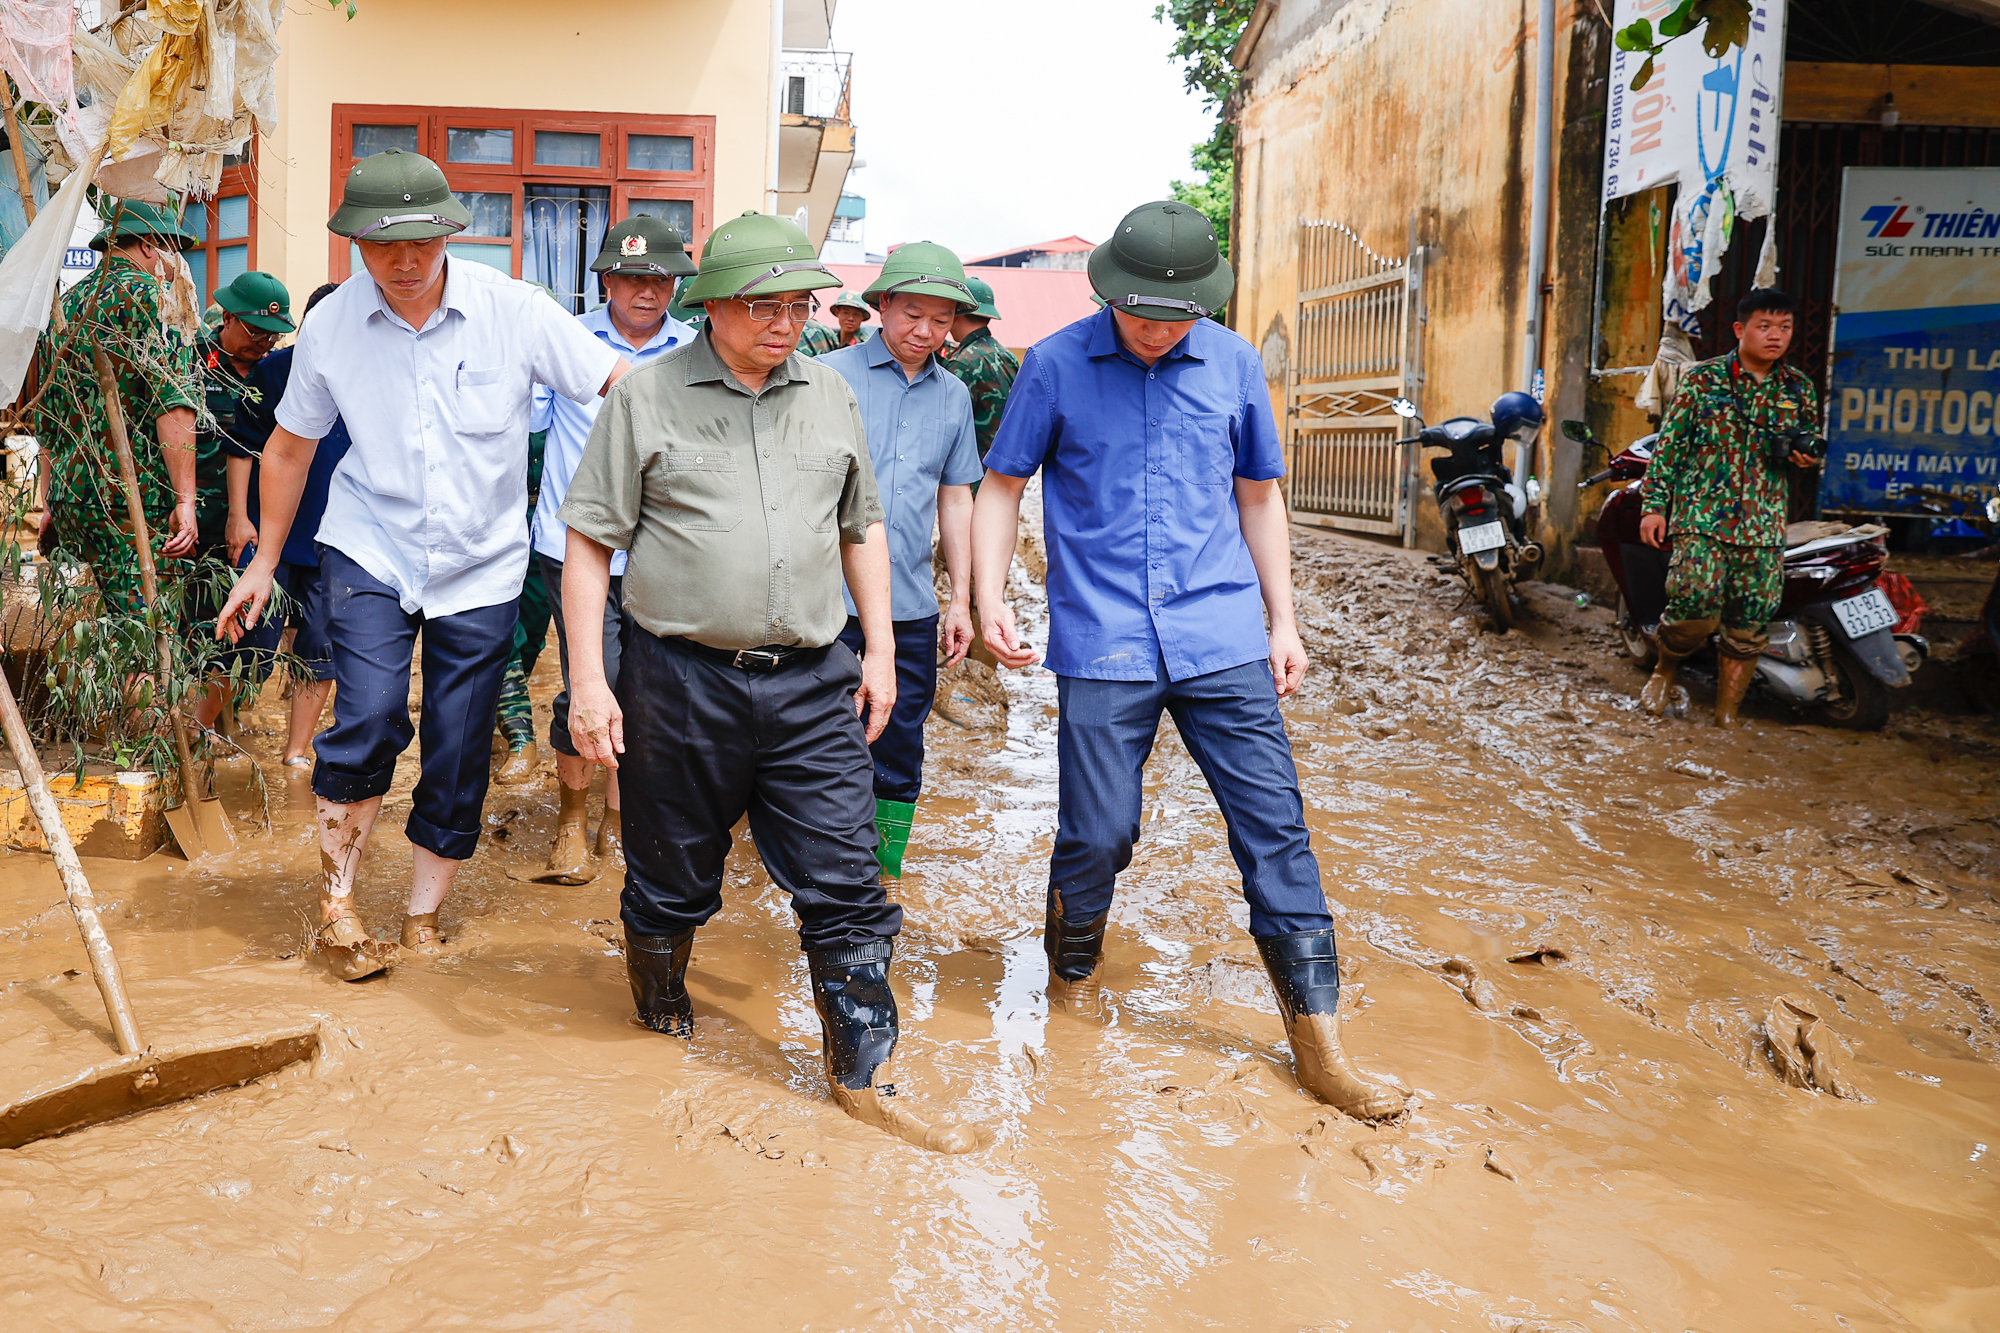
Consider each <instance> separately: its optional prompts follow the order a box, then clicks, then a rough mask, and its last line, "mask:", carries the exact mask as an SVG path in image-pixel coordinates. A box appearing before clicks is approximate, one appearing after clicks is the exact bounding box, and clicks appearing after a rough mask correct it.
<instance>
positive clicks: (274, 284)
mask: <svg viewBox="0 0 2000 1333" xmlns="http://www.w3.org/2000/svg"><path fill="white" fill-rule="evenodd" d="M215 303H216V304H217V305H219V306H221V307H222V308H223V309H224V310H227V311H228V312H229V313H230V314H232V315H234V316H236V318H238V319H240V320H242V321H243V322H244V323H245V324H248V325H249V326H250V327H251V328H253V329H262V330H264V331H265V332H266V333H290V332H292V331H293V330H294V329H296V328H297V327H298V325H296V324H294V323H292V294H291V293H290V292H288V291H286V290H285V284H284V283H282V282H279V281H278V280H277V279H276V278H274V277H272V276H271V275H270V274H268V273H264V272H260V271H259V270H257V269H254V268H253V269H251V270H250V271H249V272H248V273H239V274H237V275H236V279H235V281H233V282H231V283H230V284H229V285H228V286H227V287H218V288H216V291H215Z"/></svg>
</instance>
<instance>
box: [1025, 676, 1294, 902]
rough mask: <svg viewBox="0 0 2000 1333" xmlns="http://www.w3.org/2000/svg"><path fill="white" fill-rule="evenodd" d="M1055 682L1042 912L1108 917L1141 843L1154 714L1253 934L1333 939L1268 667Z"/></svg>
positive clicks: (1156, 728) (1155, 727)
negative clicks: (1050, 821)
mask: <svg viewBox="0 0 2000 1333" xmlns="http://www.w3.org/2000/svg"><path fill="white" fill-rule="evenodd" d="M1157 674H1158V676H1159V679H1158V680H1149V681H1148V680H1082V679H1079V678H1076V677H1072V676H1063V677H1059V678H1058V679H1057V681H1056V691H1057V699H1058V702H1059V703H1060V705H1061V710H1062V711H1061V714H1060V720H1059V722H1058V723H1057V732H1056V755H1057V759H1058V762H1059V763H1060V765H1061V768H1060V772H1059V786H1060V794H1059V797H1058V814H1057V826H1056V846H1055V852H1054V854H1053V855H1052V856H1050V858H1049V902H1050V904H1051V906H1054V907H1056V908H1057V909H1058V912H1059V914H1060V915H1061V916H1062V918H1063V919H1064V920H1065V921H1073V922H1075V921H1087V920H1090V919H1091V918H1093V917H1096V916H1098V915H1100V914H1102V913H1103V912H1105V911H1107V910H1109V908H1110V907H1111V893H1112V887H1113V884H1114V882H1115V880H1116V878H1117V876H1118V872H1120V871H1121V870H1123V869H1125V867H1126V866H1128V865H1130V864H1131V863H1132V845H1133V844H1134V843H1135V842H1137V841H1138V840H1139V807H1140V801H1141V797H1142V794H1143V793H1142V789H1141V782H1142V779H1143V775H1144V770H1145V767H1146V759H1147V758H1148V756H1150V755H1151V754H1152V752H1153V737H1154V736H1156V735H1157V734H1158V733H1159V730H1160V714H1161V713H1162V712H1166V713H1171V714H1172V715H1173V719H1174V726H1175V727H1176V728H1178V729H1179V731H1180V734H1181V740H1182V741H1183V742H1185V743H1186V745H1187V748H1188V753H1189V754H1191V755H1193V756H1194V761H1195V763H1196V764H1198V765H1200V766H1201V774H1202V776H1203V777H1204V778H1206V779H1208V789H1209V791H1210V792H1212V793H1214V795H1215V803H1216V804H1217V805H1218V806H1220V807H1221V808H1222V818H1223V821H1224V823H1226V824H1227V825H1228V826H1229V852H1230V855H1232V856H1234V857H1235V858H1236V867H1237V869H1238V870H1240V871H1241V872H1242V874H1243V897H1244V898H1245V899H1246V900H1247V901H1248V902H1249V904H1250V933H1251V934H1252V935H1286V934H1290V933H1292V932H1294V931H1300V930H1330V929H1332V928H1333V919H1332V918H1331V917H1329V916H1328V915H1327V911H1326V895H1325V894H1324V893H1322V892H1321V891H1320V883H1319V862H1318V861H1317V860H1315V859H1314V858H1313V852H1312V843H1311V841H1310V839H1309V837H1308V835H1307V833H1306V817H1305V802H1304V801H1303V800H1302V799H1301V798H1300V796H1299V773H1298V769H1297V768H1296V767H1295V766H1294V765H1293V763H1292V748H1291V742H1290V741H1289V740H1288V739H1287V738H1286V736H1285V719H1284V716H1283V715H1282V714H1281V713H1279V711H1278V692H1277V688H1276V686H1274V685H1273V684H1272V681H1271V668H1270V667H1269V665H1267V664H1266V663H1265V662H1263V661H1261V660H1260V661H1256V662H1246V663H1244V664H1243V665H1242V666H1235V667H1230V668H1228V669H1227V670H1224V671H1213V672H1210V673H1209V674H1207V675H1205V676H1195V677H1193V678H1192V679H1189V680H1181V681H1169V680H1167V679H1166V675H1167V671H1166V665H1165V664H1164V663H1162V664H1160V667H1159V670H1158V672H1157Z"/></svg>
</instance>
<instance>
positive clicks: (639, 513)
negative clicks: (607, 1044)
mask: <svg viewBox="0 0 2000 1333" xmlns="http://www.w3.org/2000/svg"><path fill="white" fill-rule="evenodd" d="M838 285H839V283H838V280H837V279H835V278H834V277H833V275H832V274H831V273H829V272H827V270H826V269H825V268H824V267H822V266H821V265H820V264H819V262H818V260H817V259H815V258H814V254H813V247H812V244H811V242H810V241H809V240H807V238H806V236H805V233H804V232H803V231H802V230H800V228H799V227H798V226H797V225H796V224H794V223H792V222H790V221H787V220H785V219H782V218H774V217H765V216H762V215H760V214H755V213H746V214H744V215H743V216H742V217H740V218H736V219H734V220H732V221H730V222H726V223H724V224H723V225H722V226H720V227H718V228H716V230H715V232H714V233H713V234H711V235H710V237H709V240H708V244H707V245H706V246H705V247H704V248H703V251H702V258H701V270H700V272H699V273H697V274H696V275H695V277H694V278H693V280H692V281H690V282H689V283H688V285H687V289H686V292H685V296H684V298H683V299H685V300H687V301H689V302H700V303H702V304H703V305H704V306H705V307H706V308H707V311H708V322H707V325H706V326H705V327H704V329H703V331H702V334H701V336H700V337H698V338H696V339H695V340H694V341H693V342H690V343H688V344H686V345H685V346H682V347H677V348H674V349H673V350H672V351H669V352H666V353H663V354H662V355H661V356H659V357H657V358H656V359H654V360H652V361H650V362H648V363H646V364H645V365H644V366H642V367H641V368H640V369H639V370H637V371H634V372H633V373H632V374H631V375H629V376H627V377H626V380H625V381H622V382H621V383H620V385H619V386H618V387H617V389H616V391H615V392H613V393H611V394H610V395H608V396H607V397H606V399H605V403H604V407H603V409H602V410H601V411H600V412H599V413H598V415H597V421H596V423H595V425H594V426H593V427H592V428H591V433H590V439H589V442H588V443H587V444H586V445H585V446H584V451H583V460H582V462H581V463H580V464H579V465H578V467H577V471H576V475H575V476H574V477H573V478H572V479H571V481H570V486H569V493H568V496H567V498H565V500H564V501H563V506H562V509H561V511H560V513H559V516H560V518H561V519H562V521H563V522H564V523H565V524H567V525H568V526H569V537H568V542H569V545H568V554H567V558H566V559H565V560H564V562H563V607H564V611H565V613H566V614H567V615H568V616H569V618H570V623H572V624H583V623H588V620H589V618H590V616H592V615H600V614H602V608H603V606H604V598H605V593H606V591H607V589H608V587H609V584H610V576H611V552H612V551H613V550H614V549H619V550H625V551H628V552H629V553H630V559H629V561H628V563H627V565H626V569H625V582H624V604H623V610H624V615H625V628H624V638H623V641H622V644H623V647H622V655H621V660H620V665H619V675H618V685H617V687H616V690H615V692H614V690H613V689H612V688H611V687H610V686H609V685H608V684H607V683H606V681H605V674H604V664H603V660H602V657H603V645H602V644H601V643H600V642H599V641H598V639H596V638H595V637H593V636H591V635H580V636H578V637H577V638H576V639H574V640H573V641H572V642H571V643H570V688H571V695H570V734H571V737H572V739H574V740H575V742H576V746H577V751H578V753H579V754H580V755H581V757H583V758H585V759H589V760H594V761H595V762H597V763H601V764H603V765H605V766H606V767H607V768H611V769H615V770H618V771H619V773H620V785H621V791H622V794H623V797H624V806H625V812H626V813H627V814H628V815H630V816H631V818H629V819H627V820H626V821H625V839H626V840H625V863H626V871H625V888H624V893H623V895H622V898H621V903H620V905H621V908H622V911H621V915H622V916H623V918H624V923H625V959H626V972H627V975H628V977H629V979H630V981H631V986H632V998H633V1001H634V1003H635V1005H636V1006H637V1008H638V1011H639V1019H640V1021H641V1022H643V1023H644V1024H645V1025H646V1026H647V1027H649V1028H652V1029H653V1030H654V1031H656V1032H665V1033H673V1034H677V1035H682V1036H691V1035H692V1034H693V1028H694V1022H693V1020H694V1008H693V1004H692V1001H691V1000H690V998H689V996H688V992H687V967H688V962H689V959H690V957H691V956H692V952H693V947H694V935H695V931H696V930H698V929H699V928H700V927H701V926H702V925H703V924H704V923H705V922H707V921H708V920H709V918H711V917H712V916H714V915H715V914H716V913H717V912H718V911H720V910H721V909H722V872H723V861H724V858H725V857H726V856H727V855H728V853H729V847H730V830H731V829H732V828H733V827H734V826H735V824H736V821H737V820H738V819H741V818H742V817H743V816H744V815H746V814H747V815H748V816H749V819H750V835H751V837H752V838H753V839H755V840H756V843H757V850H758V851H759V853H761V854H762V856H763V858H764V866H765V869H766V870H768V871H769V872H770V875H771V878H772V880H773V881H775V882H776V883H777V884H778V886H779V887H780V888H782V889H784V890H785V892H786V893H787V894H789V895H790V897H791V900H792V906H793V908H794V910H796V911H797V912H798V915H799V939H800V943H801V945H802V946H803V947H804V949H805V953H806V958H807V960H808V962H809V963H810V965H811V972H812V987H813V998H814V1000H815V1002H816V1003H817V1005H818V1007H819V1013H820V1023H821V1027H822V1030H823V1031H824V1034H825V1059H826V1070H827V1078H828V1081H829V1083H830V1084H831V1085H832V1092H833V1097H834V1100H835V1101H836V1102H838V1103H839V1105H840V1107H841V1109H842V1110H844V1111H846V1112H847V1113H848V1114H849V1115H851V1116H854V1117H855V1118H856V1119H858V1120H861V1121H863V1122H864V1123H867V1124H871V1125H875V1126H876V1127H878V1128H880V1129H883V1130H885V1131H887V1132H889V1133H891V1134H895V1135H896V1136H898V1137H900V1138H903V1139H905V1140H907V1141H909V1142H912V1143H916V1144H918V1145H920V1146H923V1147H927V1148H932V1149H935V1150H937V1151H940V1152H967V1151H970V1150H972V1149H974V1148H979V1147H983V1146H985V1145H986V1144H988V1143H990V1142H991V1141H992V1136H991V1134H990V1132H987V1131H983V1130H979V1129H975V1128H972V1127H969V1126H963V1125H932V1124H929V1123H927V1122H926V1121H924V1120H923V1119H922V1118H920V1117H919V1116H917V1115H916V1114H915V1113H913V1112H912V1111H910V1110H908V1109H906V1107H905V1106H904V1105H903V1104H902V1103H901V1102H900V1099H899V1100H898V1101H889V1100H886V1098H887V1097H888V1095H889V1094H890V1092H892V1091H893V1089H892V1088H890V1087H889V1086H887V1084H888V1079H887V1077H886V1075H885V1076H884V1077H883V1079H882V1082H881V1083H880V1084H878V1083H877V1081H876V1078H877V1073H878V1071H880V1070H881V1069H882V1067H883V1066H884V1065H885V1064H886V1063H887V1061H888V1060H889V1057H890V1055H891V1054H892V1053H893V1052H894V1049H895V1044H896V1036H897V1028H898V1023H897V1014H896V1001H895V997H894V996H893V995H892V994H891V993H890V990H889V961H890V958H891V956H892V955H893V953H894V946H895V937H896V933H897V931H898V930H899V929H900V928H901V926H902V909H901V908H899V907H897V906H896V905H895V904H894V903H892V902H890V901H889V900H888V895H887V894H886V893H885V892H884V890H883V888H882V883H881V879H880V877H879V876H878V875H877V873H876V858H875V849H876V836H875V796H874V766H873V764H872V762H871V760H870V758H869V753H868V743H869V742H870V741H872V740H874V739H875V738H876V737H877V736H878V735H880V734H881V732H882V729H883V727H884V725H885V724H886V723H887V722H888V719H889V714H890V710H891V708H892V707H893V706H894V704H895V701H896V674H895V635H894V630H893V628H892V626H891V623H890V619H889V549H888V541H887V538H886V536H885V534H884V530H883V524H882V505H881V502H880V500H879V499H878V497H877V495H876V490H875V472H874V469H873V467H872V466H871V464H870V462H869V454H868V440H867V436H866V434H865V433H864V431H863V428H862V424H861V414H860V410H859V408H858V407H857V406H856V404H855V400H854V394H853V392H852V391H851V390H850V389H849V388H848V387H847V382H846V380H844V379H843V378H842V377H841V376H840V375H839V374H837V373H836V372H834V371H832V370H829V369H826V368H824V367H821V366H819V365H817V364H816V363H814V362H812V361H810V360H809V359H807V358H805V357H802V356H799V355H796V354H795V353H796V349H797V346H798V340H799V334H800V332H801V330H803V329H804V327H805V325H806V323H807V321H808V320H809V319H810V318H811V316H812V313H813V311H814V309H815V308H816V306H817V302H816V301H815V300H814V299H813V297H812V293H813V292H814V291H815V290H818V289H822V288H825V287H833V286H838ZM843 581H844V582H845V584H846V586H847V588H848V589H849V590H850V591H851V592H852V594H853V597H854V602H855V607H856V609H857V612H858V615H859V618H860V621H861V627H862V632H863V635H864V638H865V647H866V650H867V651H866V654H865V660H864V661H857V660H856V658H855V655H854V654H853V653H852V652H851V651H849V650H848V649H847V648H846V647H845V646H844V645H842V644H841V643H840V642H839V638H838V636H839V634H840V631H841V629H842V628H843V627H844V626H845V624H846V620H847V613H846V607H845V605H844V603H843V602H842V600H841V587H842V583H843ZM864 713H865V714H866V716H867V725H866V727H865V728H864V726H863V724H862V720H861V718H862V714H864ZM621 756H622V758H621Z"/></svg>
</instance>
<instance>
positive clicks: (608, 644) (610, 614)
mask: <svg viewBox="0 0 2000 1333" xmlns="http://www.w3.org/2000/svg"><path fill="white" fill-rule="evenodd" d="M535 560H536V563H537V564H538V565H540V567H541V573H542V587H543V588H544V589H545V590H546V591H547V592H548V597H549V601H550V602H552V603H553V604H554V610H555V620H556V658H557V660H558V661H559V662H561V664H562V682H563V687H562V693H561V694H558V695H557V696H556V702H555V707H554V708H553V709H552V710H551V714H552V715H551V716H550V718H549V744H550V745H553V746H554V747H555V750H556V753H557V754H566V755H569V756H570V757H571V758H574V757H576V741H575V740H574V739H572V738H571V736H570V734H569V626H568V625H567V624H566V623H564V621H563V604H562V576H563V562H562V561H560V560H551V559H549V558H548V557H547V556H546V555H542V554H541V553H540V552H537V553H536V555H535ZM624 600H625V576H624V575H623V574H613V575H612V576H611V589H610V591H609V592H607V593H606V594H605V597H604V628H603V643H604V681H605V683H606V684H607V685H609V686H610V687H611V688H612V690H613V691H614V692H615V691H616V690H617V689H618V662H619V656H620V653H621V652H622V649H621V648H620V647H619V643H620V640H621V638H622V634H621V632H620V626H619V618H620V616H621V615H622V614H623V613H622V612H620V610H619V609H618V608H619V607H620V606H622V605H623V604H624Z"/></svg>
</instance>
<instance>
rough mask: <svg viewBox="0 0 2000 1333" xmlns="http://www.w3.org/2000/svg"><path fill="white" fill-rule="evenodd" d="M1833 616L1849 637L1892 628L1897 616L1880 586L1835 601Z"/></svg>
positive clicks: (1852, 637)
mask: <svg viewBox="0 0 2000 1333" xmlns="http://www.w3.org/2000/svg"><path fill="white" fill-rule="evenodd" d="M1833 616H1834V619H1836V620H1838V621H1839V622H1840V627H1841V628H1842V629H1843V630H1846V631H1847V637H1848V638H1850V639H1858V638H1860V637H1861V636H1862V635H1864V634H1873V633H1874V632H1875V631H1876V630H1878V629H1893V628H1895V624H1896V621H1897V619H1898V618H1899V617H1898V616H1897V615H1896V608H1895V607H1894V606H1891V605H1890V604H1889V598H1888V597H1887V595H1885V594H1884V593H1883V591H1882V590H1881V589H1880V588H1870V589H1869V590H1868V591H1867V592H1864V593H1862V594H1861V595H1860V596H1859V597H1849V598H1847V599H1846V600H1845V601H1840V602H1835V603H1834V604H1833Z"/></svg>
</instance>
